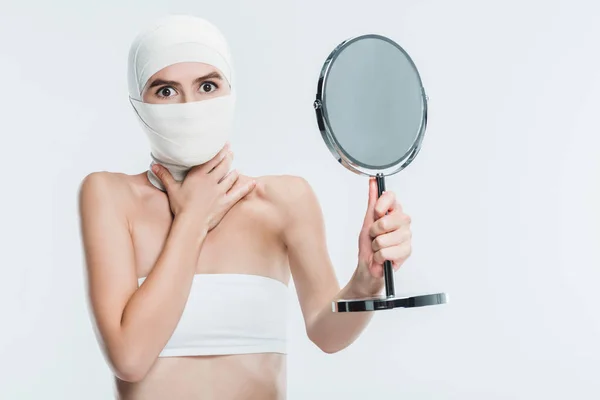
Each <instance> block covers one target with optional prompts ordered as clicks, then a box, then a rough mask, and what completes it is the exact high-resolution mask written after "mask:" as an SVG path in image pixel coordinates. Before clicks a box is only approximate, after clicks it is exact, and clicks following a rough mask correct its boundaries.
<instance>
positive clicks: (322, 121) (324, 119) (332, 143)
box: [313, 34, 429, 176]
mask: <svg viewBox="0 0 600 400" xmlns="http://www.w3.org/2000/svg"><path fill="white" fill-rule="evenodd" d="M364 39H379V40H383V41H385V42H388V43H390V44H391V45H393V46H394V47H396V48H397V49H398V50H399V51H401V52H402V53H403V54H404V56H405V57H406V59H407V60H408V61H409V63H410V65H411V67H412V68H413V70H414V72H415V74H416V76H417V78H418V79H419V86H420V87H421V101H422V110H423V116H422V120H421V127H420V129H419V133H418V135H417V139H416V140H415V142H414V143H413V144H412V146H411V147H410V149H409V150H408V151H407V152H406V153H405V154H404V155H403V156H402V157H400V158H399V159H398V160H397V161H395V162H394V163H392V164H388V166H386V167H384V168H371V167H368V166H366V165H363V164H362V163H360V162H358V161H356V160H355V159H354V158H353V157H352V156H351V155H349V154H347V153H346V151H344V149H343V147H342V146H341V145H340V144H339V142H338V141H337V140H336V139H335V135H334V134H333V129H332V128H331V124H330V123H329V116H328V113H327V99H326V93H325V87H326V85H327V79H328V77H329V73H330V71H331V66H332V65H333V63H334V62H335V60H336V59H337V57H338V56H339V55H340V54H341V53H342V52H343V51H344V49H346V48H347V47H348V46H350V45H351V44H352V43H355V42H357V41H360V40H364ZM428 101H429V97H428V96H427V94H426V93H425V88H424V87H423V81H422V79H421V75H420V74H419V70H418V69H417V67H416V65H415V63H414V61H413V60H412V58H411V57H410V56H409V55H408V53H407V52H406V51H405V50H404V49H403V48H402V47H401V46H400V45H399V44H398V43H396V42H394V41H393V40H391V39H389V38H387V37H385V36H381V35H377V34H366V35H361V36H356V37H353V38H350V39H347V40H345V41H343V42H342V43H340V44H339V45H338V46H337V47H336V48H335V49H334V50H333V51H332V52H331V53H330V54H329V56H328V57H327V59H326V60H325V63H324V64H323V67H322V69H321V74H320V76H319V81H318V84H317V95H316V99H315V101H314V103H313V107H314V109H315V112H316V115H317V123H318V125H319V131H320V132H321V136H322V137H323V140H324V141H325V144H326V145H327V148H328V149H329V151H330V152H331V154H332V155H333V156H334V157H335V159H336V160H338V162H339V163H340V164H342V165H343V166H344V167H346V168H347V169H349V170H351V171H352V172H354V173H357V174H359V175H367V176H377V175H383V176H390V175H393V174H396V173H398V172H400V171H402V170H403V169H404V168H406V167H407V166H408V165H409V164H410V163H411V162H412V161H413V160H414V158H415V157H416V156H417V154H418V153H419V151H420V150H421V143H422V142H423V137H424V136H425V130H426V129H427V105H428Z"/></svg>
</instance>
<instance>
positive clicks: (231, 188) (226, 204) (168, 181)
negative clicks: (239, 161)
mask: <svg viewBox="0 0 600 400" xmlns="http://www.w3.org/2000/svg"><path fill="white" fill-rule="evenodd" d="M232 159H233V153H232V152H231V151H230V150H229V145H225V147H223V149H221V151H220V152H219V153H218V154H217V155H216V156H214V157H213V158H212V159H211V160H210V161H208V162H206V163H204V164H202V165H199V166H196V167H193V168H191V169H190V171H189V172H188V174H187V176H186V177H185V179H184V180H183V181H182V182H177V181H175V179H173V176H172V175H171V173H170V172H169V170H167V169H166V168H165V167H163V166H162V165H159V164H155V165H153V167H152V171H153V172H154V173H155V174H156V176H157V177H158V178H159V179H160V180H161V182H162V183H163V185H164V187H165V190H166V192H167V196H168V197H169V205H170V206H171V212H172V213H173V215H174V216H175V217H177V216H180V215H182V214H185V215H191V216H194V218H196V217H199V218H201V219H202V221H200V222H201V223H202V222H204V223H206V224H207V226H208V231H210V230H212V229H213V228H214V227H215V226H217V225H218V224H219V222H220V221H221V219H222V218H223V217H224V216H225V214H227V212H228V211H229V210H230V209H231V207H233V206H234V205H235V204H236V203H237V202H238V201H240V200H241V199H242V198H244V197H245V196H246V195H247V194H248V193H250V192H251V191H252V190H253V189H254V187H255V186H256V181H254V180H250V181H248V182H244V183H242V182H241V181H240V182H238V178H239V173H238V172H237V171H236V170H233V171H231V172H230V171H229V168H230V167H231V161H232Z"/></svg>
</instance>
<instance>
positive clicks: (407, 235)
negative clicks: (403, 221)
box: [371, 225, 412, 252]
mask: <svg viewBox="0 0 600 400" xmlns="http://www.w3.org/2000/svg"><path fill="white" fill-rule="evenodd" d="M411 239H412V232H411V230H410V226H408V225H406V226H402V227H400V229H396V230H395V231H392V232H389V233H384V234H383V235H379V236H377V237H375V239H373V241H372V242H371V248H372V249H373V251H374V252H376V251H379V250H381V249H384V248H386V247H393V246H396V245H399V244H402V243H404V242H406V241H409V240H411Z"/></svg>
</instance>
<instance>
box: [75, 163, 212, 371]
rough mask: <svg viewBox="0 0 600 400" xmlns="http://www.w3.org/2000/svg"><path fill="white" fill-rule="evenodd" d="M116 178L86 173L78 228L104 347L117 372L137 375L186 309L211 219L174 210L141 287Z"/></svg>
mask: <svg viewBox="0 0 600 400" xmlns="http://www.w3.org/2000/svg"><path fill="white" fill-rule="evenodd" d="M111 178H112V179H111ZM118 184H119V182H116V181H115V180H114V178H113V177H111V176H110V175H107V174H104V173H95V174H91V175H89V176H88V177H86V179H85V180H84V181H83V183H82V186H81V189H80V215H81V232H82V239H83V246H84V251H85V257H86V265H87V273H88V290H89V297H90V303H91V308H92V313H93V316H94V319H95V322H96V326H97V331H98V333H99V336H100V337H99V339H100V340H101V342H102V345H103V348H104V352H105V355H106V357H107V358H108V361H109V363H110V365H111V367H112V369H113V371H114V373H115V375H116V376H117V377H118V378H120V379H122V380H125V381H139V380H141V379H143V377H144V376H145V375H146V374H147V372H148V371H149V370H150V368H151V366H152V365H153V363H154V362H155V360H156V358H157V357H158V355H159V353H160V351H161V350H162V349H163V348H164V346H165V344H166V343H167V342H168V340H169V338H170V336H171V335H172V333H173V331H174V330H175V327H176V326H177V323H178V321H179V319H180V317H181V314H182V313H183V309H184V307H185V303H186V301H187V298H188V295H189V292H190V288H191V284H192V280H193V276H194V273H195V268H196V264H197V260H198V257H199V254H200V250H201V247H202V243H203V241H204V238H205V237H206V232H207V228H208V227H205V226H203V224H202V223H201V221H196V220H195V219H194V218H193V216H190V215H179V216H177V217H175V219H174V221H173V224H172V226H171V230H170V232H169V235H168V238H167V240H166V243H165V245H164V248H163V250H162V253H161V254H160V256H159V258H158V260H157V262H156V265H155V266H154V268H153V269H152V271H151V272H150V274H149V275H148V277H147V279H146V280H145V281H144V283H143V284H142V285H141V286H140V287H139V289H138V281H137V276H136V271H135V259H134V250H133V244H132V240H131V235H130V232H129V225H128V221H127V219H126V216H125V212H124V209H123V206H122V203H123V202H122V201H121V202H120V201H119V196H118V195H117V193H119V191H120V190H119V189H121V191H122V188H120V187H119V186H118Z"/></svg>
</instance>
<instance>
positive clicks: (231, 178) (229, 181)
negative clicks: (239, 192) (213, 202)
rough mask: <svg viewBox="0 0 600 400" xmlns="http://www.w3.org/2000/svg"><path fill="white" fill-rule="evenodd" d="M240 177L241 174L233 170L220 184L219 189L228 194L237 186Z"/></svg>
mask: <svg viewBox="0 0 600 400" xmlns="http://www.w3.org/2000/svg"><path fill="white" fill-rule="evenodd" d="M239 177H240V173H239V172H238V171H237V170H236V169H234V170H231V171H230V172H229V173H228V174H227V175H225V177H224V178H223V179H222V180H221V182H219V187H220V188H221V189H222V190H223V191H224V192H228V191H229V189H231V187H232V186H233V185H235V183H236V182H237V180H238V179H239Z"/></svg>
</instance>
